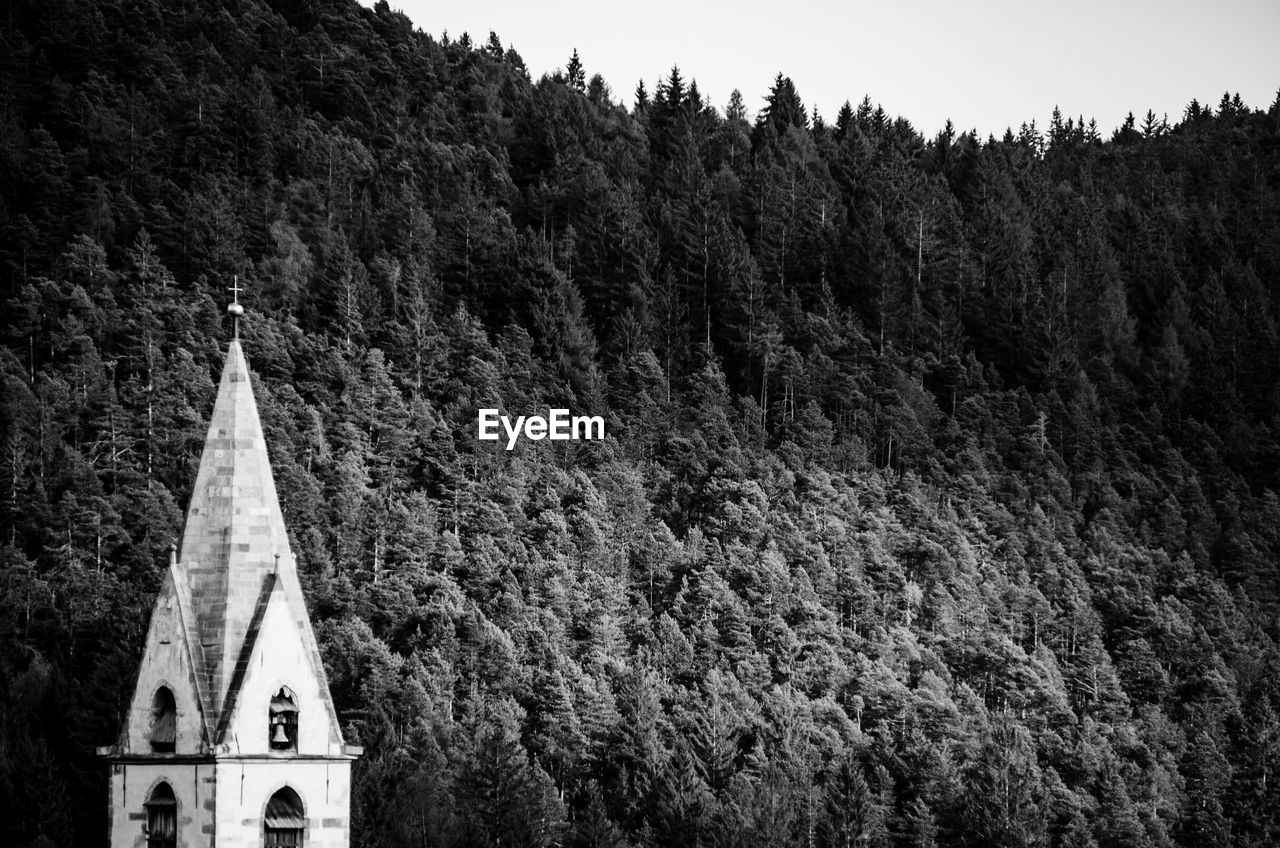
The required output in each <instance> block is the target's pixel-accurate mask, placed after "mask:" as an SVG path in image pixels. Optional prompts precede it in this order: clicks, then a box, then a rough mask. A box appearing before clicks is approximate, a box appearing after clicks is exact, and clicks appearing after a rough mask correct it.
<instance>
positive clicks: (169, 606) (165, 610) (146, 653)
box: [120, 564, 210, 754]
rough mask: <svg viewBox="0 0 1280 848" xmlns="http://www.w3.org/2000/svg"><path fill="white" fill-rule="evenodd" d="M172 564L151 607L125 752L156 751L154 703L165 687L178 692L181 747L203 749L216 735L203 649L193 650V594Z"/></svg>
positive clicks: (185, 750)
mask: <svg viewBox="0 0 1280 848" xmlns="http://www.w3.org/2000/svg"><path fill="white" fill-rule="evenodd" d="M184 589H185V586H183V581H181V580H180V579H178V577H177V575H176V571H175V567H174V566H173V565H172V564H171V565H170V567H169V569H168V571H167V572H166V573H165V576H164V580H163V582H162V583H161V586H160V592H159V594H158V595H157V597H156V603H155V606H154V607H153V608H152V611H151V622H150V624H149V625H148V627H147V639H146V647H145V648H144V649H143V654H142V663H141V665H139V667H138V675H137V681H136V683H135V684H134V689H133V700H132V701H131V702H130V704H129V712H128V714H127V716H126V717H125V722H124V727H123V728H122V729H121V733H120V747H121V750H122V752H123V753H135V754H145V753H151V751H152V746H151V733H152V726H153V713H152V705H153V703H154V699H155V697H156V692H157V691H158V690H159V689H160V687H162V686H163V687H165V688H167V689H168V690H169V691H170V693H171V694H172V695H173V700H174V704H175V706H176V715H175V720H174V722H173V730H174V734H175V748H174V752H175V753H179V754H181V753H197V752H199V751H200V750H201V748H202V746H203V745H204V744H205V741H206V740H207V739H209V738H210V734H209V732H208V728H207V727H206V723H207V710H206V709H205V699H204V697H203V695H202V688H203V687H202V685H201V683H202V679H201V678H202V676H201V674H200V668H199V656H198V643H196V649H197V653H195V654H193V652H192V642H191V633H192V626H193V625H192V618H191V608H190V603H189V599H188V598H186V596H185V592H184V591H183V590H184Z"/></svg>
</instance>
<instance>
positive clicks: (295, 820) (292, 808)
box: [262, 786, 307, 848]
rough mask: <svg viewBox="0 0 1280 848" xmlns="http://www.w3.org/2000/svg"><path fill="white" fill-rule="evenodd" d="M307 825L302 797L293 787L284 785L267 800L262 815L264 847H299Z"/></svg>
mask: <svg viewBox="0 0 1280 848" xmlns="http://www.w3.org/2000/svg"><path fill="white" fill-rule="evenodd" d="M306 827H307V814H306V810H305V808H304V807H303V806H302V798H301V797H299V796H298V793H297V792H294V791H293V789H292V788H290V787H288V786H283V787H281V788H280V789H278V790H276V793H275V794H274V795H272V796H271V798H270V800H268V801H267V809H266V811H265V812H264V814H263V817H262V844H263V848H297V846H300V845H302V839H303V834H304V833H305V831H306Z"/></svg>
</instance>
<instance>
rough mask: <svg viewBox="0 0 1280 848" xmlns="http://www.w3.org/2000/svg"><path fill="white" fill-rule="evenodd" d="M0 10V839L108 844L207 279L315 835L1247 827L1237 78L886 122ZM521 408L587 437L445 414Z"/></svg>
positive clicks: (190, 459) (1258, 223)
mask: <svg viewBox="0 0 1280 848" xmlns="http://www.w3.org/2000/svg"><path fill="white" fill-rule="evenodd" d="M3 15H4V26H3V27H0V96H2V102H3V104H4V105H3V109H0V296H2V297H3V299H4V304H5V307H6V308H5V311H4V314H3V316H2V317H0V342H2V347H0V397H2V399H3V402H2V404H0V470H2V472H3V473H2V474H0V481H2V488H0V530H2V533H0V844H4V845H15V846H25V845H41V846H71V845H95V844H102V842H103V839H104V833H105V824H106V822H105V816H104V810H105V807H106V805H105V791H106V789H105V778H104V768H103V766H102V764H101V763H100V761H98V760H97V759H96V758H95V757H94V756H93V754H92V752H93V749H94V747H95V746H97V745H103V744H108V743H109V742H110V741H111V740H112V739H113V737H114V734H115V733H116V732H117V730H118V728H119V724H120V720H121V716H122V714H123V710H124V709H125V704H126V699H127V697H128V696H129V694H130V690H131V683H132V673H133V670H134V668H135V667H136V663H137V661H138V658H139V654H140V646H141V640H142V636H143V631H144V628H145V625H146V621H147V615H148V612H149V609H150V606H151V603H152V600H153V598H154V595H155V592H156V589H157V586H158V582H159V579H160V574H161V569H162V568H163V567H164V564H165V562H166V561H167V549H168V546H169V544H170V542H171V540H173V539H174V538H175V536H176V535H177V534H178V532H179V529H180V522H181V520H182V504H184V503H185V502H186V500H187V498H188V497H189V494H190V492H189V489H190V486H191V485H192V481H193V477H194V465H195V462H196V460H197V458H198V452H199V449H200V445H201V440H202V438H203V435H204V427H205V416H206V415H207V414H208V410H209V409H210V406H211V403H212V395H213V388H214V383H213V377H214V375H215V374H216V373H217V369H218V367H219V363H220V345H221V344H222V343H223V341H224V340H225V339H226V337H227V334H228V327H227V326H226V325H225V323H224V322H223V320H222V319H221V315H222V311H221V308H222V305H223V304H224V303H225V302H226V299H227V294H226V292H225V289H226V287H227V286H229V285H231V282H232V280H233V279H239V281H240V283H241V285H243V286H244V287H246V288H247V290H248V295H247V296H246V298H245V302H246V304H247V306H248V309H249V318H248V319H247V320H246V321H245V323H244V331H243V334H244V337H245V340H246V342H245V343H246V349H247V351H248V353H249V356H250V359H251V361H252V364H253V366H254V367H255V368H256V369H257V374H258V378H259V380H260V383H259V385H258V387H257V391H258V398H259V404H260V407H261V410H262V415H263V419H264V426H265V428H266V432H267V437H268V440H269V442H270V450H271V456H272V460H273V464H274V467H275V471H276V475H277V480H278V481H279V489H280V493H281V497H282V501H283V507H284V510H285V513H286V518H287V521H288V523H289V527H290V530H291V532H292V533H293V534H294V546H295V551H296V552H297V554H298V557H299V561H300V563H301V567H302V569H303V570H304V579H305V581H306V586H307V590H308V597H309V599H310V603H311V607H312V611H313V615H314V617H315V619H316V622H317V629H318V631H319V634H320V638H321V641H322V644H323V646H324V651H325V659H326V662H327V664H328V668H329V672H330V675H331V678H330V679H331V681H332V684H333V690H334V698H335V702H336V704H337V705H338V707H339V709H340V711H341V714H342V717H343V720H344V722H345V724H346V727H347V730H348V733H349V735H350V736H351V737H352V741H356V742H359V743H362V744H364V745H365V746H366V755H365V756H364V758H363V759H361V760H360V761H359V763H358V765H357V771H356V789H355V792H354V797H353V817H354V827H355V834H356V844H358V845H368V846H374V845H403V846H409V845H424V844H430V845H479V844H496V843H497V842H498V840H499V838H500V839H501V841H502V844H504V845H505V844H521V845H552V844H565V845H583V846H586V845H608V846H624V845H632V846H658V845H664V846H666V845H698V846H710V845H725V846H729V845H735V846H736V845H770V846H772V845H785V844H795V845H801V844H803V845H831V846H836V845H842V846H843V845H850V844H860V845H861V844H866V845H895V846H897V845H901V846H907V845H911V846H927V845H975V846H977V845H994V844H999V845H1022V844H1026V845H1062V846H1068V845H1069V846H1104V845H1153V846H1155V845H1175V844H1176V845H1224V844H1236V845H1245V846H1265V845H1273V844H1276V842H1277V841H1280V723H1278V719H1277V716H1278V715H1280V676H1278V675H1280V651H1278V650H1277V639H1278V638H1280V632H1278V629H1277V628H1278V622H1280V617H1278V612H1280V606H1278V604H1280V572H1278V570H1277V565H1276V563H1277V562H1280V530H1278V529H1277V528H1280V496H1277V494H1276V492H1277V489H1278V488H1280V486H1278V483H1280V480H1278V479H1277V477H1278V475H1280V300H1278V299H1277V297H1276V295H1275V294H1274V292H1275V291H1276V287H1277V283H1278V282H1280V141H1278V139H1280V108H1278V107H1277V106H1275V105H1272V106H1271V107H1270V110H1269V111H1268V112H1262V111H1258V110H1254V109H1251V108H1249V107H1247V106H1245V105H1244V104H1243V103H1242V102H1240V99H1239V97H1230V96H1225V95H1224V96H1223V98H1222V102H1221V103H1220V105H1219V106H1218V107H1217V108H1216V109H1213V108H1209V107H1206V106H1202V105H1201V104H1200V102H1199V101H1197V100H1192V101H1191V102H1190V105H1189V106H1188V107H1187V109H1186V112H1185V113H1184V115H1183V116H1182V120H1181V122H1180V123H1175V124H1172V125H1170V124H1169V122H1168V119H1164V118H1157V116H1155V114H1154V113H1152V112H1150V111H1148V112H1147V113H1146V118H1145V119H1144V120H1141V121H1138V120H1136V119H1134V118H1133V116H1132V115H1130V117H1129V118H1128V119H1126V121H1125V122H1124V124H1123V126H1121V127H1120V128H1119V129H1118V130H1117V131H1116V132H1115V134H1114V135H1113V136H1112V137H1111V138H1110V140H1107V141H1104V140H1102V139H1101V138H1100V137H1099V132H1098V130H1097V127H1096V126H1095V125H1094V124H1093V123H1092V122H1090V123H1089V124H1088V125H1085V123H1084V121H1083V119H1078V120H1072V119H1071V118H1069V117H1068V118H1065V119H1064V118H1063V116H1062V115H1061V114H1058V113H1056V112H1055V115H1054V118H1053V120H1052V121H1051V123H1050V125H1049V128H1048V133H1047V135H1043V134H1041V132H1040V131H1039V130H1038V129H1037V128H1036V127H1035V125H1034V124H1028V125H1024V126H1023V127H1022V128H1021V130H1020V132H1018V133H1017V134H1015V133H1014V132H1012V131H1010V132H1009V133H1007V134H1006V135H1005V136H1004V139H1003V140H996V139H994V138H992V139H988V140H986V141H983V140H982V139H979V138H977V137H976V135H975V134H974V133H965V132H959V131H957V129H956V128H954V127H951V126H950V125H948V126H947V127H946V128H945V129H944V130H943V131H942V132H940V133H939V134H938V135H937V136H936V137H934V138H933V139H927V138H925V137H923V136H922V135H921V134H920V133H919V132H917V130H916V129H914V128H913V127H911V125H910V124H908V123H907V122H906V121H904V120H902V119H893V118H891V117H890V116H889V115H887V114H886V113H885V112H884V110H883V109H880V108H879V107H876V106H875V105H874V104H873V103H872V102H871V101H870V99H868V98H863V99H862V100H861V102H859V103H858V104H857V105H851V104H846V105H845V107H844V108H842V109H841V110H840V111H839V114H838V116H837V117H836V119H835V121H834V123H833V124H830V125H828V124H826V123H825V122H823V121H821V120H820V119H818V118H817V117H816V116H811V115H810V114H809V113H808V112H806V109H805V106H804V104H803V102H802V100H801V98H800V95H799V93H797V91H796V89H795V86H794V85H793V84H792V82H791V81H790V80H789V79H788V78H786V77H785V76H783V75H781V74H779V76H778V79H777V81H776V83H775V85H774V86H773V89H772V90H771V91H770V92H768V94H767V96H766V101H765V105H764V106H763V108H762V109H761V110H760V112H759V115H758V117H757V118H756V119H755V121H754V123H752V122H750V119H749V117H748V115H747V110H746V108H745V106H744V105H743V98H742V97H741V96H740V95H737V96H735V97H734V98H733V100H732V101H731V102H730V103H729V104H728V106H727V107H726V109H725V110H724V114H723V115H722V114H721V113H720V112H718V111H717V110H716V109H714V108H712V107H711V106H710V105H709V104H707V103H705V102H704V101H703V99H702V98H701V96H700V95H699V94H698V91H697V87H696V84H695V83H694V82H693V81H692V80H685V79H684V77H683V76H682V75H681V73H680V71H679V70H678V69H672V70H671V71H670V72H669V73H668V74H667V75H666V77H665V78H664V79H663V81H662V82H661V83H659V84H658V85H657V86H656V87H655V88H654V91H653V93H652V95H650V94H648V93H647V91H646V89H645V87H644V84H643V83H641V84H640V85H639V86H638V87H637V89H636V95H635V105H634V108H633V109H631V110H628V108H626V107H625V106H623V105H622V104H620V103H618V102H616V101H614V100H613V98H612V95H611V94H610V91H609V88H608V86H607V85H605V82H604V80H602V79H600V78H599V77H592V78H591V79H590V81H589V82H588V81H587V77H586V72H585V70H584V69H583V67H582V64H581V63H580V62H579V61H578V59H577V54H576V51H575V53H574V55H573V58H572V59H571V60H570V62H569V65H568V71H567V74H565V75H561V76H556V77H550V76H549V77H544V78H543V79H540V80H537V81H534V80H531V79H530V77H529V74H528V71H527V70H526V68H525V66H524V63H523V61H522V60H521V58H520V56H519V54H518V53H517V52H516V51H515V49H514V48H512V47H510V46H507V47H505V48H504V46H503V44H502V42H501V40H500V39H499V38H498V36H497V35H496V34H490V36H489V38H488V39H487V41H486V42H485V44H484V46H473V44H472V42H471V39H470V38H469V37H467V36H465V35H464V36H463V37H462V38H459V39H455V40H448V39H440V40H435V39H433V38H431V37H430V36H428V35H425V34H423V33H421V32H416V31H415V30H414V28H413V27H412V26H411V25H410V23H409V21H408V20H407V19H406V18H405V17H404V16H403V15H400V14H398V13H394V12H392V11H391V10H390V8H389V7H388V6H387V4H386V3H385V2H382V3H379V4H378V5H377V6H375V7H374V8H373V9H364V8H361V7H359V6H357V5H356V4H355V3H352V2H348V0H320V2H306V3H301V2H294V1H293V0H278V2H267V0H238V1H237V2H224V3H219V2H197V0H177V2H170V3H160V2H155V0H102V2H94V3H87V2H75V3H73V2H67V0H45V2H39V3H37V2H30V0H13V2H11V3H9V4H8V5H7V6H6V9H5V11H4V13H3ZM1210 102H1212V101H1210ZM548 405H552V406H560V405H568V406H571V407H573V408H574V409H575V411H578V412H582V413H589V412H599V413H601V414H604V415H606V416H607V418H608V428H609V433H610V436H609V439H608V440H607V441H606V442H604V443H567V444H561V443H556V444H554V445H553V444H551V443H548V442H540V443H529V444H524V445H521V446H520V447H519V448H517V449H516V450H515V451H512V452H510V453H508V452H506V451H504V450H502V449H501V446H495V445H494V444H493V443H487V442H484V443H482V442H478V441H477V440H476V439H475V431H476V410H477V408H478V407H481V406H498V407H502V408H503V409H504V410H505V411H507V412H509V413H512V414H526V413H528V412H530V411H536V410H538V409H540V408H545V407H546V406H548Z"/></svg>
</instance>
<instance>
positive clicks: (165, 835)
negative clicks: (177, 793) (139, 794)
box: [144, 783, 178, 848]
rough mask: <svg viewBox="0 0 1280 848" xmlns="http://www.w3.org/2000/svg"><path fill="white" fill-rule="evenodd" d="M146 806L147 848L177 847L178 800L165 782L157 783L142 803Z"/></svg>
mask: <svg viewBox="0 0 1280 848" xmlns="http://www.w3.org/2000/svg"><path fill="white" fill-rule="evenodd" d="M144 806H145V807H146V808H147V848H177V846H178V801H177V799H175V798H174V797H173V788H172V787H171V786H169V784H167V783H160V784H157V786H156V788H155V789H153V790H151V797H150V798H148V799H147V803H146V804H145V805H144Z"/></svg>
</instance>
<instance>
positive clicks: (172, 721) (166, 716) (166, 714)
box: [151, 686, 178, 754]
mask: <svg viewBox="0 0 1280 848" xmlns="http://www.w3.org/2000/svg"><path fill="white" fill-rule="evenodd" d="M177 741H178V706H177V704H175V703H174V700H173V693H172V692H170V691H169V689H168V687H167V686H161V687H160V688H159V689H157V690H156V694H155V697H154V698H152V699H151V750H152V751H155V752H156V753H157V754H172V753H173V750H174V747H175V745H176V744H177Z"/></svg>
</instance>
